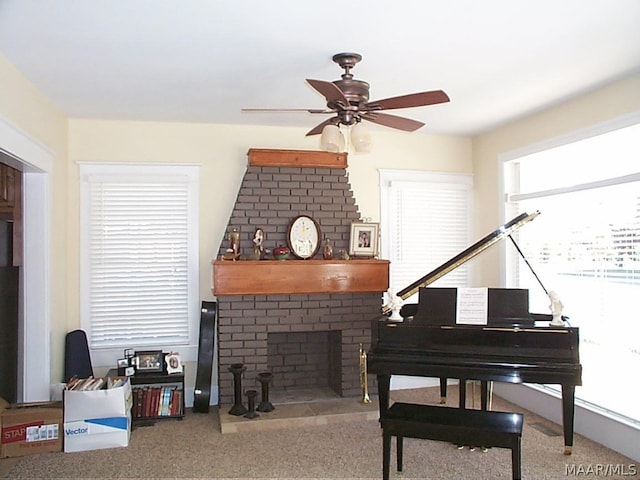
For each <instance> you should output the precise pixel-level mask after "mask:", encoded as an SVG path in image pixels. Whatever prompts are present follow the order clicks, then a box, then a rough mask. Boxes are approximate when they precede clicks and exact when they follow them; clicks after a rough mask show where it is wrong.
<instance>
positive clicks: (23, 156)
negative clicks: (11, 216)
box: [0, 116, 54, 402]
mask: <svg viewBox="0 0 640 480" xmlns="http://www.w3.org/2000/svg"><path fill="white" fill-rule="evenodd" d="M0 150H2V151H3V152H4V153H6V154H7V155H9V156H10V157H11V158H12V160H13V163H10V166H12V167H13V168H16V169H18V170H21V171H22V172H23V189H22V202H23V220H24V223H23V228H24V263H23V266H22V275H21V279H20V292H21V294H20V299H19V307H18V314H19V320H18V322H19V325H20V326H19V331H18V339H19V342H20V344H19V345H18V401H23V402H36V401H43V400H49V398H50V384H51V344H50V324H51V299H50V285H51V278H50V277H51V229H50V225H51V200H50V183H51V174H52V172H53V158H54V155H53V152H52V151H51V150H49V149H48V148H47V147H45V146H44V145H42V144H41V143H40V142H38V141H37V140H36V139H34V138H33V137H31V136H30V135H28V134H27V133H25V132H24V131H22V130H21V129H19V128H18V127H16V126H15V125H14V124H13V123H11V122H9V121H8V120H7V119H6V118H4V117H2V116H0ZM27 352H28V355H27Z"/></svg>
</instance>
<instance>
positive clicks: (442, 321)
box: [367, 212, 582, 455]
mask: <svg viewBox="0 0 640 480" xmlns="http://www.w3.org/2000/svg"><path fill="white" fill-rule="evenodd" d="M537 215H538V212H535V213H533V214H526V213H523V214H521V215H519V216H517V217H516V218H514V219H513V220H511V221H510V222H508V223H506V224H504V225H503V226H502V227H500V228H499V229H497V230H496V231H494V232H493V233H491V234H489V235H487V236H486V237H484V238H482V239H481V240H479V241H478V242H476V243H475V244H473V245H472V246H470V247H469V248H467V249H466V250H464V251H463V252H462V253H460V254H458V255H457V256H455V257H454V258H452V259H451V260H449V261H448V262H446V263H444V264H443V265H441V266H440V267H438V268H436V269H435V270H433V271H432V272H430V273H429V274H427V275H426V276H424V277H422V278H421V279H419V280H418V281H416V282H414V283H413V284H411V285H409V286H408V287H406V288H405V289H403V290H401V291H399V292H398V293H397V295H398V296H399V297H400V298H402V299H406V298H408V297H409V296H411V295H413V294H414V293H417V292H419V294H420V295H419V296H420V301H419V304H418V308H417V311H416V312H415V313H416V314H415V316H413V317H412V318H405V319H404V321H402V322H397V321H391V320H389V318H388V316H387V315H384V314H385V313H388V312H389V311H390V309H389V308H388V307H383V315H382V316H380V317H378V318H376V319H374V320H373V322H372V335H371V349H370V351H369V352H368V354H367V371H368V373H373V374H376V375H377V381H378V394H379V398H378V399H379V403H380V415H381V417H383V416H384V415H385V412H386V411H387V409H388V408H389V385H390V379H391V375H411V376H423V377H434V378H440V379H441V391H443V390H444V389H446V379H447V378H457V379H459V380H460V386H461V387H460V408H465V396H464V395H465V393H464V392H465V388H464V385H465V381H466V380H480V381H481V384H482V387H483V388H482V401H481V408H482V409H486V408H487V384H490V383H491V382H493V381H496V382H509V383H539V384H559V385H561V386H562V419H563V430H564V444H565V449H564V453H565V455H569V454H571V449H572V446H573V417H574V396H575V387H576V385H581V384H582V378H581V377H582V366H581V365H580V360H579V355H578V328H575V327H566V326H561V327H552V326H550V325H549V321H550V320H551V315H540V314H528V315H512V314H511V312H510V309H511V307H512V306H509V305H507V306H506V308H501V307H503V306H501V305H498V304H497V303H499V302H500V299H501V296H502V295H504V294H505V293H509V292H504V291H500V289H496V292H497V295H494V298H496V299H498V300H497V301H496V300H494V304H496V305H494V308H493V310H497V311H504V312H507V313H505V314H504V316H502V317H501V316H496V315H493V316H492V315H491V313H489V315H488V320H487V324H486V325H461V324H456V322H455V319H453V320H452V319H451V318H450V315H447V314H446V312H447V310H450V308H449V307H448V306H447V305H445V307H444V308H442V307H441V306H440V307H438V306H436V307H435V308H432V307H433V306H429V305H424V304H423V303H424V302H425V301H426V300H425V299H427V298H429V297H431V298H433V295H432V296H428V295H423V293H427V292H425V290H424V289H426V287H427V285H429V284H431V283H433V282H435V281H436V280H437V279H438V278H440V277H442V276H443V275H445V274H446V273H448V272H450V271H451V270H453V269H455V268H457V267H458V266H460V265H461V264H463V263H465V262H466V261H468V260H469V259H471V258H472V257H474V256H475V255H477V254H478V253H480V252H482V251H484V250H485V249H487V248H488V247H490V246H491V245H493V244H495V243H496V242H498V241H500V240H501V239H503V238H504V237H507V236H508V237H509V238H510V239H511V240H512V241H513V238H512V237H511V234H512V233H513V232H514V231H515V230H517V229H518V228H520V227H521V226H522V225H524V224H525V223H527V222H529V221H531V220H533V219H534V218H535V217H536V216H537ZM513 242H514V245H515V246H516V248H518V246H517V244H516V243H515V241H513ZM518 252H519V253H520V254H521V255H522V252H520V249H519V248H518ZM523 258H524V256H523ZM525 262H526V258H525ZM527 265H528V266H529V267H530V265H529V264H528V262H527ZM532 271H533V270H532ZM533 273H534V275H535V272H533ZM536 278H537V276H536ZM541 285H542V284H541ZM543 288H544V287H543ZM436 290H437V289H436ZM441 290H442V291H441V292H440V293H441V294H443V295H444V296H445V297H447V296H449V297H450V296H451V291H447V290H454V291H455V289H441ZM545 292H546V289H545ZM454 294H455V293H454ZM516 296H519V294H518V293H517V292H516ZM520 296H521V295H520ZM436 297H437V295H436ZM504 298H506V301H507V302H510V301H511V300H509V295H507V296H506V297H504ZM454 302H455V299H454ZM445 303H446V302H445ZM527 306H528V303H527ZM491 309H492V308H491V300H490V301H489V310H490V311H491ZM517 309H518V308H516V310H517ZM421 310H422V311H423V312H424V311H427V312H428V311H429V310H431V311H432V312H431V314H430V315H423V314H421ZM434 311H435V314H434V313H433V312H434ZM443 312H445V313H443ZM527 313H528V312H527ZM453 315H455V309H454V313H453ZM445 392H446V390H445ZM443 394H444V395H446V393H444V392H443Z"/></svg>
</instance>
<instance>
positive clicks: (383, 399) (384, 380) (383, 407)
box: [377, 374, 391, 417]
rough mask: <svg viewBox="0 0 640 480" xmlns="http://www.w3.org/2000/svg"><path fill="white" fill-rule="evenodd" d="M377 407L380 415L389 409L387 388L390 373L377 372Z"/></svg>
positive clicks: (389, 382) (388, 386)
mask: <svg viewBox="0 0 640 480" xmlns="http://www.w3.org/2000/svg"><path fill="white" fill-rule="evenodd" d="M377 379H378V407H379V409H380V417H383V416H384V415H385V413H386V412H387V410H389V388H390V387H391V375H385V374H378V375H377Z"/></svg>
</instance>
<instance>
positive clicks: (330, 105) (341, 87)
mask: <svg viewBox="0 0 640 480" xmlns="http://www.w3.org/2000/svg"><path fill="white" fill-rule="evenodd" d="M360 60H362V55H360V54H358V53H337V54H336V55H334V56H333V61H334V62H335V63H337V64H338V65H339V66H340V68H342V69H344V73H343V74H342V75H341V77H342V78H341V80H335V81H333V82H327V81H324V80H313V79H307V83H309V85H311V86H312V87H313V88H314V89H315V90H317V91H318V92H319V93H320V94H322V96H323V97H324V98H325V99H326V101H327V108H325V109H268V108H243V109H242V111H245V112H265V111H280V112H291V111H303V112H309V113H321V114H334V116H333V117H331V118H329V119H327V120H325V121H324V122H322V123H320V124H318V125H316V126H315V127H314V128H312V129H311V130H309V132H308V133H307V136H309V135H318V134H320V133H322V131H323V130H324V128H325V127H326V126H327V125H335V126H339V125H348V126H351V125H355V124H357V123H360V121H362V120H367V121H369V122H372V123H377V124H379V125H384V126H385V127H391V128H395V129H398V130H404V131H407V132H413V131H415V130H417V129H419V128H420V127H422V126H424V123H422V122H418V121H416V120H412V119H410V118H405V117H398V116H396V115H389V114H388V113H382V111H383V110H394V109H400V108H411V107H423V106H427V105H436V104H438V103H446V102H448V101H449V97H448V96H447V94H446V93H445V92H443V91H442V90H432V91H429V92H420V93H412V94H408V95H401V96H399V97H391V98H385V99H383V100H376V101H369V84H368V83H367V82H365V81H363V80H357V79H355V78H353V74H352V73H351V69H352V68H353V67H354V66H355V65H356V64H357V63H358V62H359V61H360Z"/></svg>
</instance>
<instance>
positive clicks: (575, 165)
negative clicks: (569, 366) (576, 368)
mask: <svg viewBox="0 0 640 480" xmlns="http://www.w3.org/2000/svg"><path fill="white" fill-rule="evenodd" d="M638 158H640V125H637V124H636V125H631V126H625V127H623V128H618V129H616V130H614V131H610V132H608V133H603V134H600V135H598V136H593V137H590V138H586V139H582V140H579V141H574V142H572V143H568V144H565V145H560V146H556V147H554V148H551V149H547V150H544V151H540V152H537V153H532V154H529V155H526V156H520V157H518V158H513V159H509V160H508V161H506V162H504V179H505V191H506V193H507V196H506V198H507V203H506V205H505V217H507V218H508V217H510V216H512V215H514V214H517V213H520V212H524V211H527V212H532V211H534V210H539V211H540V212H541V214H540V215H539V217H538V218H537V219H536V220H535V221H534V222H531V223H530V224H529V225H527V226H526V227H525V228H522V229H520V230H519V231H518V232H517V237H518V243H519V245H520V247H521V249H522V251H523V252H524V254H525V256H526V257H527V258H528V260H529V262H530V263H531V264H532V266H533V267H534V269H535V271H536V273H537V274H538V276H539V277H540V279H541V281H542V283H543V285H544V286H545V288H546V289H547V290H548V291H551V290H553V291H556V292H557V293H558V295H559V296H560V299H561V301H562V302H563V305H564V314H565V315H567V316H569V317H570V320H569V321H570V324H571V325H572V326H576V327H580V359H581V363H582V365H583V377H582V379H583V386H582V387H578V388H577V390H576V398H578V399H580V400H581V401H583V402H586V403H587V404H590V405H592V406H594V407H595V408H599V409H603V410H606V411H608V412H609V413H613V414H616V415H621V416H624V417H626V418H627V419H631V420H632V421H635V422H640V412H639V411H638V408H637V401H636V392H635V390H636V384H635V382H634V381H633V380H630V377H629V372H636V371H639V370H640V322H638V321H637V313H638V311H640V167H639V166H640V163H638ZM506 251H507V252H509V253H508V257H507V277H508V278H507V281H508V283H509V284H510V286H514V287H521V288H529V291H530V304H531V310H532V311H534V312H539V313H549V299H548V297H547V296H546V295H545V292H544V290H543V289H542V288H541V287H540V285H539V284H538V282H537V280H536V279H535V278H534V277H533V275H532V274H531V272H530V271H529V269H528V268H527V267H526V266H523V265H524V264H523V262H522V260H521V259H520V258H519V256H518V255H517V253H515V252H514V251H513V249H508V248H507V250H506Z"/></svg>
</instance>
